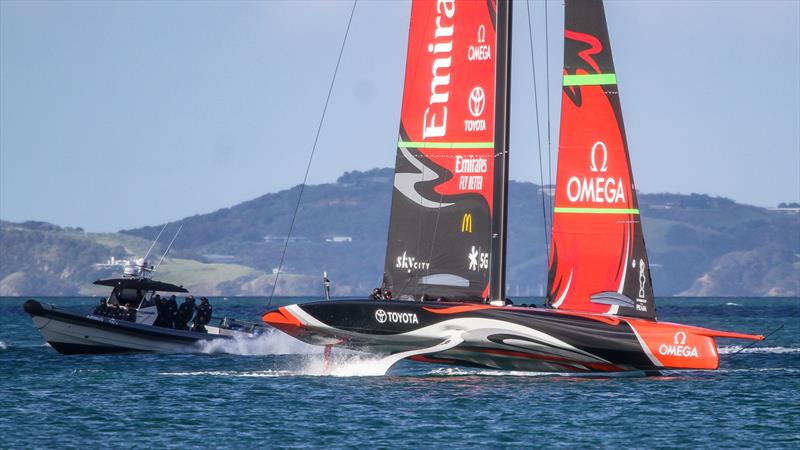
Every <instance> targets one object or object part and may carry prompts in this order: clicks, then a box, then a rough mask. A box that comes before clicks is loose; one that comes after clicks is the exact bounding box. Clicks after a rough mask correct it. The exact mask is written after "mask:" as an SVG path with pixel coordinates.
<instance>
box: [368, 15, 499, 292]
mask: <svg viewBox="0 0 800 450" xmlns="http://www.w3.org/2000/svg"><path fill="white" fill-rule="evenodd" d="M495 12H496V5H495V4H494V3H493V2H491V1H453V0H450V1H447V0H437V1H431V0H415V1H414V2H413V6H412V10H411V26H410V29H409V38H408V57H407V60H406V76H405V84H404V90H403V104H402V112H401V123H400V136H399V142H398V148H397V156H396V165H395V182H394V191H393V194H392V212H391V220H390V226H389V239H388V246H387V254H386V265H385V271H384V285H385V286H386V287H387V288H388V289H390V290H392V291H393V293H394V295H395V297H397V296H412V297H417V298H418V297H420V296H422V295H423V294H425V295H428V296H435V297H438V296H445V297H448V298H481V297H482V296H484V293H485V290H486V287H487V285H488V282H489V252H490V244H491V241H490V237H491V213H492V210H493V206H492V199H493V189H494V186H493V185H494V180H493V176H492V175H493V172H494V163H493V159H494V158H493V156H494V144H493V141H494V110H495V96H494V93H495V80H494V79H495V53H496V36H495V26H494V18H495Z"/></svg>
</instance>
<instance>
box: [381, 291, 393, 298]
mask: <svg viewBox="0 0 800 450" xmlns="http://www.w3.org/2000/svg"><path fill="white" fill-rule="evenodd" d="M383 299H384V300H391V299H392V291H390V290H388V289H384V290H383Z"/></svg>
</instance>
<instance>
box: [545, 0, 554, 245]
mask: <svg viewBox="0 0 800 450" xmlns="http://www.w3.org/2000/svg"><path fill="white" fill-rule="evenodd" d="M547 19H548V14H547V0H544V53H545V72H544V73H545V76H546V77H547V81H546V83H547V89H545V92H546V93H547V181H548V182H549V183H550V188H552V187H553V158H552V153H553V150H552V144H551V143H550V36H549V34H550V32H549V31H548V28H547V22H548V20H547ZM554 194H555V193H554ZM553 197H555V195H551V196H550V215H551V217H552V215H553ZM547 254H548V255H550V250H549V249H548V253H547Z"/></svg>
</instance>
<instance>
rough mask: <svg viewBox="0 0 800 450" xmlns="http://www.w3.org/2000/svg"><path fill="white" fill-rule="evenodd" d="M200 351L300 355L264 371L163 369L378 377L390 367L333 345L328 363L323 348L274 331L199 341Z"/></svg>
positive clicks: (247, 374)
mask: <svg viewBox="0 0 800 450" xmlns="http://www.w3.org/2000/svg"><path fill="white" fill-rule="evenodd" d="M197 345H198V346H199V351H200V352H201V353H206V354H229V355H242V356H270V355H299V356H302V358H299V359H295V360H294V361H293V362H292V363H289V364H290V365H291V366H292V367H288V368H286V369H281V370H266V371H249V372H236V371H198V372H165V373H162V375H173V376H198V375H200V376H202V375H205V376H226V377H281V376H335V377H355V376H381V375H385V374H386V372H387V371H388V370H389V369H390V368H391V366H390V364H391V363H389V362H387V361H385V360H384V358H383V357H382V356H376V355H371V354H366V353H361V352H356V351H351V350H344V349H339V348H334V349H332V351H331V354H330V357H329V360H328V363H327V364H326V362H325V356H324V347H322V346H319V345H310V344H306V343H304V342H301V341H299V340H297V339H295V338H293V337H291V336H288V335H286V334H284V333H280V332H277V331H270V332H268V333H266V334H263V335H261V336H259V337H256V338H239V337H237V338H234V339H216V340H213V341H204V342H201V343H199V344H197Z"/></svg>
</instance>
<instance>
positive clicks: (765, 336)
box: [731, 324, 783, 357]
mask: <svg viewBox="0 0 800 450" xmlns="http://www.w3.org/2000/svg"><path fill="white" fill-rule="evenodd" d="M782 328H783V324H781V326H779V327H778V328H775V329H774V330H772V331H770V332H769V333H767V334H766V335H764V339H762V340H760V341H753V342H751V343H750V344H748V345H746V346H744V347H742V348H740V349H739V350H737V351H735V352H734V353H731V357H733V356H735V355H738V354H739V353H742V352H743V351H745V350H747V349H748V348H750V347H752V346H754V345H756V344H758V343H759V342H764V341H766V340H767V338H768V337H770V336H772V335H773V334H775V333H777V332H778V331H780V330H781V329H782Z"/></svg>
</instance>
